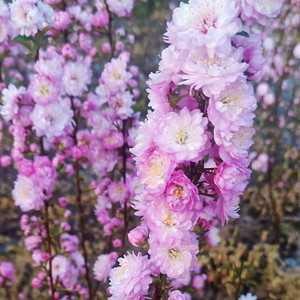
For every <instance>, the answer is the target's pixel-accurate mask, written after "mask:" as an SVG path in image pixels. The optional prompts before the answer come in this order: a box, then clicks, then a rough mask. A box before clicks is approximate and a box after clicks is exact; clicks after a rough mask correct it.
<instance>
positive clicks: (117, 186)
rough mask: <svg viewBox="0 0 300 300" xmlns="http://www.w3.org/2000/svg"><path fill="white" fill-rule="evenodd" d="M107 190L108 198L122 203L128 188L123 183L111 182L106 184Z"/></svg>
mask: <svg viewBox="0 0 300 300" xmlns="http://www.w3.org/2000/svg"><path fill="white" fill-rule="evenodd" d="M107 190H108V195H109V197H110V199H111V200H112V202H114V203H117V202H119V203H121V204H123V203H125V201H126V199H127V198H128V196H129V192H128V189H127V187H126V185H125V184H124V183H116V182H112V183H111V184H110V185H109V186H108V189H107Z"/></svg>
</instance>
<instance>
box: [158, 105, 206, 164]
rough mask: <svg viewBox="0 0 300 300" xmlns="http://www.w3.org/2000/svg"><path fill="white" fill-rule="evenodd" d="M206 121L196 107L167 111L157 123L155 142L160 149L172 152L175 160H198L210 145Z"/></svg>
mask: <svg viewBox="0 0 300 300" xmlns="http://www.w3.org/2000/svg"><path fill="white" fill-rule="evenodd" d="M207 122H208V120H207V118H204V117H203V114H202V113H201V112H200V110H198V109H195V110H193V111H192V112H190V111H189V110H188V109H187V108H185V107H184V108H183V109H182V110H181V111H180V112H179V113H176V112H169V113H168V114H167V115H165V117H164V118H163V120H162V122H161V123H160V125H159V128H158V132H157V136H156V139H155V142H156V144H157V145H158V146H159V148H160V149H161V150H162V151H165V152H166V153H170V154H174V155H175V159H176V161H177V162H184V161H190V160H192V161H198V160H200V159H202V158H203V156H204V155H205V154H206V152H207V150H208V148H209V147H210V142H209V135H208V133H207V131H206V129H207Z"/></svg>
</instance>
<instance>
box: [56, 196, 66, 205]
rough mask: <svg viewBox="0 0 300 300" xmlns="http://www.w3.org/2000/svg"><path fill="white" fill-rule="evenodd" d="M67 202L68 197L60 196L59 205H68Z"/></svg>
mask: <svg viewBox="0 0 300 300" xmlns="http://www.w3.org/2000/svg"><path fill="white" fill-rule="evenodd" d="M67 204H68V200H67V198H65V197H60V198H59V199H58V205H59V206H60V207H66V206H67Z"/></svg>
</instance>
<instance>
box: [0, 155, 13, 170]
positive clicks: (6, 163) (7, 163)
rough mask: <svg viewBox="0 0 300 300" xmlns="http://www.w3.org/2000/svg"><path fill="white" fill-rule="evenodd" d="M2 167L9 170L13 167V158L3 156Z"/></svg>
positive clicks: (1, 159) (0, 159)
mask: <svg viewBox="0 0 300 300" xmlns="http://www.w3.org/2000/svg"><path fill="white" fill-rule="evenodd" d="M0 165H1V167H2V168H7V167H9V166H10V165H11V157H10V156H8V155H2V156H1V157H0Z"/></svg>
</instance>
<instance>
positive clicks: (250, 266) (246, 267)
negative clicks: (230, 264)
mask: <svg viewBox="0 0 300 300" xmlns="http://www.w3.org/2000/svg"><path fill="white" fill-rule="evenodd" d="M254 267H255V266H254V265H244V266H242V267H241V268H242V270H245V269H249V268H254Z"/></svg>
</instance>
